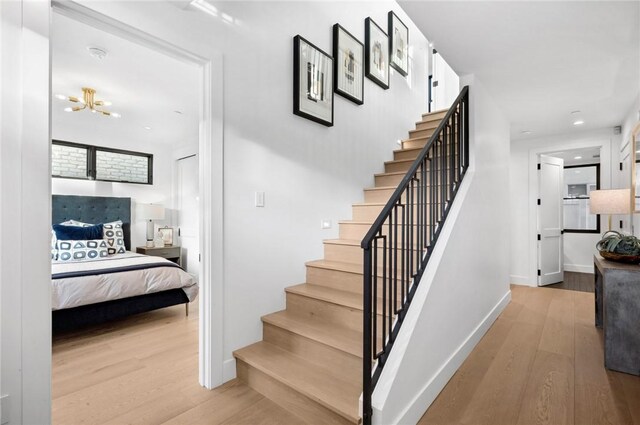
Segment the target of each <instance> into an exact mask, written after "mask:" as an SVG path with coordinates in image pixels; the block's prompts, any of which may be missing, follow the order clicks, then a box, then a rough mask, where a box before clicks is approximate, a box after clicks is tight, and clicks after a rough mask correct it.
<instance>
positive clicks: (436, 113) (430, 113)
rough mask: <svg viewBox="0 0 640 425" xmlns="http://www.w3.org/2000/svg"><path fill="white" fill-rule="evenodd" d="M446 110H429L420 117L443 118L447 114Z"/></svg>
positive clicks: (424, 118)
mask: <svg viewBox="0 0 640 425" xmlns="http://www.w3.org/2000/svg"><path fill="white" fill-rule="evenodd" d="M447 112H449V111H440V112H435V113H434V112H429V113H426V114H422V119H423V120H426V119H439V120H441V119H443V118H444V116H445V115H447Z"/></svg>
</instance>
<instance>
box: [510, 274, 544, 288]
mask: <svg viewBox="0 0 640 425" xmlns="http://www.w3.org/2000/svg"><path fill="white" fill-rule="evenodd" d="M509 282H510V283H511V284H512V285H524V286H538V282H537V280H536V279H535V278H533V279H532V278H530V277H529V276H522V275H517V274H512V275H509Z"/></svg>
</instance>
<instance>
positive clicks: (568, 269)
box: [564, 264, 593, 274]
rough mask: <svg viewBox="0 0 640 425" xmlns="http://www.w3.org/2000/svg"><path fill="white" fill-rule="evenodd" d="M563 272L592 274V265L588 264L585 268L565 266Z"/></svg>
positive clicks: (574, 265) (579, 265) (577, 265)
mask: <svg viewBox="0 0 640 425" xmlns="http://www.w3.org/2000/svg"><path fill="white" fill-rule="evenodd" d="M564 271H565V272H577V273H589V274H593V264H589V265H587V266H585V265H582V264H565V265H564Z"/></svg>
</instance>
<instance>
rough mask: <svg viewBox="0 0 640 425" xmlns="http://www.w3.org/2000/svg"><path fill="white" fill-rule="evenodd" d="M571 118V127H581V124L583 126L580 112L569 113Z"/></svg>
mask: <svg viewBox="0 0 640 425" xmlns="http://www.w3.org/2000/svg"><path fill="white" fill-rule="evenodd" d="M571 116H572V117H573V125H582V124H584V119H582V116H581V114H580V111H573V112H571Z"/></svg>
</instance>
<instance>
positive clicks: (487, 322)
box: [393, 290, 511, 424]
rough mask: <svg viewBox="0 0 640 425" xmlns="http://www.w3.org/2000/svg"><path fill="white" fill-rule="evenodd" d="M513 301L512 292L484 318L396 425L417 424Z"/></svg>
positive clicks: (402, 414) (395, 421)
mask: <svg viewBox="0 0 640 425" xmlns="http://www.w3.org/2000/svg"><path fill="white" fill-rule="evenodd" d="M510 301H511V291H510V290H509V291H507V293H506V294H504V296H503V297H502V298H501V299H500V301H498V303H497V304H496V305H495V306H494V307H493V308H492V309H491V311H490V312H489V313H488V314H487V315H486V316H485V317H484V319H483V320H482V321H481V322H480V323H479V324H478V326H477V327H476V328H475V329H474V330H473V332H471V333H470V334H469V336H468V337H467V338H466V339H465V340H464V342H463V343H462V344H460V346H459V347H458V349H457V350H456V351H455V352H454V353H453V354H452V355H451V357H449V359H447V361H446V362H445V363H444V364H443V365H442V367H441V368H440V369H439V370H438V371H437V372H436V373H435V375H434V376H433V378H431V380H430V381H429V382H427V384H426V385H425V386H424V388H423V389H422V390H421V391H420V393H418V394H417V395H416V396H415V397H414V399H413V400H411V402H410V403H409V404H408V406H407V407H406V409H405V410H404V411H403V412H402V413H401V414H400V415H399V416H398V418H397V419H396V420H394V421H393V423H394V424H410V423H412V424H413V423H417V422H418V421H419V420H420V418H421V417H422V415H424V412H425V410H426V407H428V406H430V405H431V403H433V401H434V400H435V399H436V397H438V394H440V391H442V389H443V388H444V387H445V385H447V382H449V380H450V379H451V377H452V376H453V374H454V373H456V371H457V370H458V369H459V368H460V366H462V363H463V362H464V361H465V359H466V358H467V357H468V356H469V354H471V351H473V349H474V347H475V346H476V345H477V344H478V342H480V340H481V339H482V337H483V336H484V334H486V333H487V331H488V330H489V328H490V327H491V325H493V323H494V322H495V321H496V319H497V318H498V316H499V315H500V313H502V311H503V310H504V309H505V307H506V306H507V304H509V302H510Z"/></svg>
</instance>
